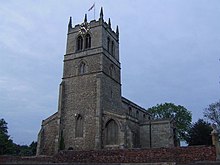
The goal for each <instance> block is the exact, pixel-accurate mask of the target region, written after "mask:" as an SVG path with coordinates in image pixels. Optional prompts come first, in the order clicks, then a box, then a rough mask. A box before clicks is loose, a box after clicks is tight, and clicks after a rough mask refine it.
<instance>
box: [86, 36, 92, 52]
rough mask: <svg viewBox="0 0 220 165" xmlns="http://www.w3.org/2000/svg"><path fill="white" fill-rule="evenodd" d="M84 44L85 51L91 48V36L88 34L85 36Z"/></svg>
mask: <svg viewBox="0 0 220 165" xmlns="http://www.w3.org/2000/svg"><path fill="white" fill-rule="evenodd" d="M85 42H86V43H85V49H88V48H91V36H90V35H89V34H86V37H85Z"/></svg>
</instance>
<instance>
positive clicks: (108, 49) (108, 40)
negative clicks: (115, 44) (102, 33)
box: [107, 37, 110, 52]
mask: <svg viewBox="0 0 220 165" xmlns="http://www.w3.org/2000/svg"><path fill="white" fill-rule="evenodd" d="M107 51H108V52H110V38H109V37H108V38H107Z"/></svg>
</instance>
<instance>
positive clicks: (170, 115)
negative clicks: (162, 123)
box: [148, 103, 192, 140]
mask: <svg viewBox="0 0 220 165" xmlns="http://www.w3.org/2000/svg"><path fill="white" fill-rule="evenodd" d="M148 112H149V113H151V115H152V117H153V119H174V120H175V123H176V132H177V137H178V138H179V139H180V140H186V135H187V131H188V128H189V127H190V125H191V121H192V114H191V112H190V111H188V110H187V109H186V108H185V107H183V106H181V105H178V106H177V105H174V104H173V103H164V104H157V105H156V106H154V107H152V108H149V109H148Z"/></svg>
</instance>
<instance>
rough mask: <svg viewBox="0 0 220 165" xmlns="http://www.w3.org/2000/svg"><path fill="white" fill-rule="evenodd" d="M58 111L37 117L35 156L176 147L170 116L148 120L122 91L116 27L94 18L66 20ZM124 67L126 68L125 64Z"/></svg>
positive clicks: (144, 111)
mask: <svg viewBox="0 0 220 165" xmlns="http://www.w3.org/2000/svg"><path fill="white" fill-rule="evenodd" d="M63 65H64V66H63V77H62V81H61V84H60V87H59V96H58V111H57V112H56V113H55V114H53V115H51V116H50V117H48V118H47V119H45V120H43V121H42V125H41V130H40V132H39V134H38V146H37V155H53V154H56V153H57V152H59V151H61V150H102V149H106V150H107V149H132V148H156V147H173V146H175V131H174V130H175V129H174V123H173V121H172V120H171V119H167V120H153V119H151V114H149V113H148V112H147V110H146V109H144V108H142V107H140V106H139V105H137V104H135V103H134V102H132V101H130V100H128V99H126V98H125V97H122V96H121V65H120V61H119V28H118V26H117V28H116V30H115V31H114V30H113V28H112V27H111V21H110V19H109V20H108V23H107V22H105V21H104V18H103V9H102V8H101V11H100V16H99V19H98V20H92V21H87V16H86V15H85V18H84V21H83V23H82V24H78V25H75V26H73V25H72V20H71V17H70V20H69V24H68V34H67V44H66V53H65V55H64V63H63ZM125 69H126V68H125Z"/></svg>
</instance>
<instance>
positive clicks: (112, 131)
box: [105, 120, 118, 145]
mask: <svg viewBox="0 0 220 165" xmlns="http://www.w3.org/2000/svg"><path fill="white" fill-rule="evenodd" d="M105 130H106V145H114V144H118V125H117V123H116V122H115V121H114V120H110V121H108V123H107V124H106V127H105Z"/></svg>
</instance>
